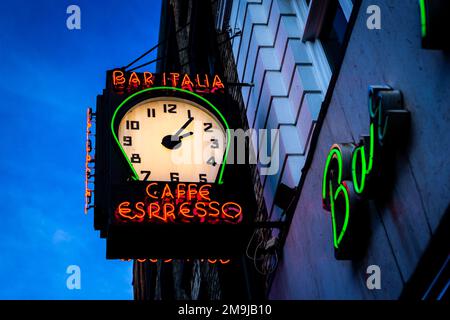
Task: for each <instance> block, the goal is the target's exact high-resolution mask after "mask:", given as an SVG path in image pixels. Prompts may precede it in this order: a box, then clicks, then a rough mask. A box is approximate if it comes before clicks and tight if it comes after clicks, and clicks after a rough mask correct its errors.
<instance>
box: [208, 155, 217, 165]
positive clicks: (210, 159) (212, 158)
mask: <svg viewBox="0 0 450 320" xmlns="http://www.w3.org/2000/svg"><path fill="white" fill-rule="evenodd" d="M206 163H207V164H210V165H212V166H213V167H215V166H216V164H217V162H216V160H215V159H214V156H213V157H211V158H209V159H208V161H206Z"/></svg>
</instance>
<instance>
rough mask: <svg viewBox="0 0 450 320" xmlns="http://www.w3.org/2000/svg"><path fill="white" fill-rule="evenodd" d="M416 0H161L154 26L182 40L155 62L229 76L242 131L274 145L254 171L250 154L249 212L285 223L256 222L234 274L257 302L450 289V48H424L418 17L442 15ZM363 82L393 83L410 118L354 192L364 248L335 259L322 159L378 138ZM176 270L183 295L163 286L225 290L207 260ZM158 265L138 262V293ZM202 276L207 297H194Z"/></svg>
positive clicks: (154, 283) (433, 293)
mask: <svg viewBox="0 0 450 320" xmlns="http://www.w3.org/2000/svg"><path fill="white" fill-rule="evenodd" d="M419 2H420V3H419ZM419 2H418V1H416V0H407V1H398V0H379V1H368V0H367V1H366V0H361V1H360V0H329V1H319V0H234V1H232V0H217V1H211V2H207V4H206V2H201V1H194V0H192V1H175V0H174V1H163V3H164V5H163V14H162V19H161V35H162V36H163V37H164V36H165V35H167V34H168V33H169V30H171V29H170V28H172V33H174V34H176V37H172V38H170V39H171V40H169V41H167V42H165V44H164V45H162V46H161V47H160V50H159V57H160V58H162V57H168V56H171V57H172V58H173V61H170V62H167V61H169V60H168V59H165V60H164V59H162V61H165V62H160V65H159V68H160V69H161V68H163V69H168V68H169V67H170V66H174V67H176V68H181V69H182V70H183V71H184V72H197V70H199V69H200V70H201V71H202V72H212V71H214V72H219V73H222V74H224V77H225V78H226V81H227V82H228V83H230V84H236V85H231V86H229V87H228V94H229V95H230V97H232V101H233V105H234V107H235V108H238V109H239V110H240V111H241V118H242V119H241V121H242V127H244V128H252V129H255V130H260V129H268V130H276V131H273V132H274V134H273V137H271V138H273V139H272V140H271V141H272V150H278V152H277V155H278V156H279V170H277V171H276V172H275V173H273V174H262V170H263V169H264V165H262V164H258V165H256V166H253V167H252V176H253V180H254V189H255V190H254V191H255V194H256V197H257V200H258V212H257V214H256V220H259V221H277V222H281V223H282V227H281V228H273V229H271V230H270V232H267V230H266V231H255V233H254V236H253V237H252V239H251V241H250V243H249V247H248V249H249V250H248V251H250V253H251V254H248V252H247V257H243V258H242V263H240V264H239V268H238V269H239V270H241V271H242V270H243V269H245V270H246V271H245V272H243V271H242V272H241V271H240V272H241V273H239V274H241V278H240V279H241V280H242V281H244V282H246V285H245V286H243V287H242V288H244V287H245V288H246V289H245V290H247V291H246V292H247V294H245V295H243V296H245V298H248V299H252V298H258V297H259V296H258V294H256V292H259V293H261V295H262V296H263V297H265V298H268V299H398V298H402V297H403V298H413V299H421V298H428V299H438V298H446V297H447V298H448V292H447V291H446V290H447V287H448V279H449V266H448V265H447V263H448V256H449V243H450V242H449V239H448V233H449V228H450V224H449V222H448V220H449V210H450V209H449V204H450V196H449V195H450V162H449V161H448V160H447V158H448V152H447V151H446V146H448V145H450V133H449V130H448V129H449V126H450V124H449V123H450V122H449V117H448V113H447V109H448V101H449V100H450V90H449V89H448V88H449V87H450V76H449V74H450V72H449V71H450V59H449V53H448V51H446V50H442V49H441V48H438V49H437V50H436V49H435V50H429V49H426V48H425V46H424V47H423V37H424V36H425V35H426V32H428V33H430V32H432V29H431V28H429V29H428V30H425V29H424V27H423V25H424V16H426V17H427V22H426V23H428V24H430V23H432V22H433V19H438V18H435V17H434V16H433V15H431V14H430V15H426V14H425V13H423V12H422V15H421V10H424V9H427V8H428V7H427V6H428V5H429V1H428V2H427V1H425V2H423V1H419ZM200 3H201V4H200ZM436 3H437V2H435V4H436ZM424 6H425V7H424ZM443 8H444V9H445V10H447V9H448V7H445V6H444V7H443ZM445 10H444V11H445ZM421 18H422V20H421ZM194 21H196V22H195V24H194ZM186 24H188V25H189V28H184V29H183V26H185V25H186ZM201 24H202V25H201ZM173 28H175V29H173ZM198 28H200V29H201V30H203V31H202V32H203V33H198V32H199V29H198ZM173 30H181V31H175V32H173ZM205 30H207V31H205ZM424 30H425V31H426V32H425V31H424ZM196 32H197V36H196V37H195V36H193V34H196ZM205 32H207V33H205ZM199 35H200V36H199ZM200 39H201V40H200ZM187 40H189V41H188V43H186V41H187ZM183 41H184V42H183ZM184 48H188V49H187V50H185V49H184ZM200 53H201V54H200ZM193 57H195V59H197V60H198V61H203V62H202V64H198V65H197V64H195V63H193V62H192V61H191V60H192V59H193ZM163 65H164V66H163ZM178 70H179V69H178ZM368 88H371V89H372V90H375V91H374V92H376V90H378V89H377V88H384V89H383V90H394V91H395V92H396V93H398V95H397V96H396V97H401V100H402V101H401V107H402V109H403V110H404V111H405V112H407V113H408V117H409V118H408V119H409V121H408V126H406V127H405V128H404V130H402V131H403V132H401V133H402V137H404V139H402V140H401V143H398V144H396V145H395V146H394V147H390V148H389V149H390V151H389V156H383V161H385V160H386V161H387V162H388V163H389V166H387V167H386V169H385V167H382V168H381V169H380V171H379V172H378V173H379V175H380V178H379V179H380V181H382V183H381V184H380V183H379V184H378V185H377V186H378V189H379V190H375V191H371V192H370V193H371V196H367V197H365V196H364V195H363V194H359V195H358V196H357V197H355V199H357V201H358V203H363V204H364V205H363V207H362V209H361V208H359V209H358V210H356V211H355V212H356V213H357V214H359V215H361V216H363V217H364V220H365V222H364V223H361V224H360V225H359V224H357V223H356V222H355V223H354V225H352V228H353V229H352V230H353V231H354V232H356V233H358V232H359V233H361V234H363V236H362V238H358V239H362V240H361V242H364V244H363V245H361V247H362V250H360V252H359V254H358V255H356V256H352V257H350V258H349V257H345V258H342V257H340V256H339V255H336V248H337V245H336V244H337V243H338V242H339V239H337V241H336V238H340V235H342V238H343V239H344V238H345V237H346V236H347V235H348V234H349V233H347V235H346V234H345V233H344V231H345V230H344V231H343V232H341V233H339V230H338V231H336V230H335V229H336V225H337V224H336V225H335V224H334V222H333V221H334V220H333V219H334V217H335V216H334V214H330V212H329V211H327V210H325V209H324V203H323V195H324V194H327V192H328V191H327V185H326V183H324V168H325V167H326V166H327V159H328V156H329V154H330V148H331V147H332V146H333V145H335V144H346V145H351V146H352V148H353V149H354V148H355V147H356V146H357V145H358V143H360V141H363V140H364V137H370V136H372V135H371V134H372V131H371V126H370V125H371V122H370V121H371V120H370V119H372V118H374V117H372V118H371V114H370V113H371V110H375V109H370V108H369V107H368V104H369V102H368V101H369V95H368ZM387 88H389V89H387ZM383 97H384V96H383ZM380 99H381V98H380ZM386 99H387V98H386ZM398 99H400V98H398ZM381 100H382V99H381ZM377 101H378V100H377ZM384 101H385V100H382V102H384ZM386 101H388V100H386ZM380 103H381V102H380ZM386 103H388V102H386ZM380 105H381V104H380ZM373 108H375V107H373ZM380 108H381V107H380ZM381 114H382V113H381V111H380V115H381ZM384 116H385V115H383V117H384ZM374 119H375V118H374ZM380 119H381V118H380ZM383 119H384V120H385V118H383ZM374 121H375V122H376V121H379V122H381V121H380V120H376V119H375V120H374ZM377 123H378V122H377ZM386 123H387V122H386ZM378 125H379V126H380V124H379V123H378ZM381 135H383V134H381ZM361 137H362V138H361ZM376 139H381V138H376ZM380 141H381V140H380ZM257 145H258V143H253V146H254V147H255V150H254V151H255V153H258V150H257V148H256V146H257ZM386 148H387V147H386ZM377 150H378V149H377ZM371 154H372V153H371ZM272 156H273V155H272ZM371 159H372V157H370V159H369V160H370V161H372V160H371ZM369 160H367V161H369ZM383 164H384V162H383ZM365 166H366V164H365ZM366 168H368V167H366ZM354 170H357V169H354ZM363 171H364V170H363ZM366 172H369V170H366ZM350 174H351V173H350ZM353 174H354V175H355V173H353ZM332 179H336V178H332ZM374 179H375V178H374ZM383 179H385V180H383ZM325 180H326V179H325ZM375 180H376V179H375ZM334 182H336V181H334ZM324 185H325V187H324ZM380 185H381V187H380ZM330 192H331V191H330ZM347 192H348V193H349V192H350V191H347ZM352 192H353V191H352ZM338 196H339V194H336V199H334V197H333V199H334V200H336V201H337V198H338ZM327 199H328V198H327ZM334 200H332V201H334ZM328 201H329V199H328ZM351 208H353V207H351ZM351 212H352V213H353V211H351ZM351 219H352V218H351ZM332 220H333V221H332ZM346 221H347V220H346ZM350 221H352V220H350ZM352 223H353V222H350V224H352ZM345 225H346V224H345ZM343 229H344V227H343V228H342V230H343ZM358 229H359V230H358ZM349 230H350V229H349ZM355 230H356V231H355ZM353 231H352V232H353ZM336 234H337V235H338V236H339V237H338V236H336ZM333 241H334V242H333ZM344 241H345V239H344ZM261 247H264V248H269V249H270V248H274V249H273V250H261ZM180 266H182V267H177V266H176V264H174V265H173V267H170V268H172V269H171V270H170V273H171V279H172V280H170V281H172V283H174V281H175V283H177V281H178V282H180V281H181V280H179V279H178V276H177V275H180V274H184V275H185V277H187V278H185V279H188V280H185V281H187V283H189V285H187V286H185V287H186V288H190V289H189V290H191V292H190V293H189V294H185V295H182V294H178V293H177V294H172V293H171V294H170V296H174V297H175V298H188V299H197V298H206V299H221V298H224V296H223V295H221V293H220V292H223V290H225V292H226V291H227V290H230V291H228V292H231V291H233V289H232V288H228V289H226V288H224V287H223V285H224V281H220V274H219V273H214V272H215V271H213V272H211V271H210V270H209V268H210V266H208V265H207V264H204V265H202V264H201V263H200V262H195V263H194V264H193V265H183V264H181V265H180ZM161 268H167V267H165V266H164V265H163V264H158V267H154V266H149V265H144V264H139V263H137V262H136V263H135V267H134V279H135V281H134V286H135V297H136V298H137V299H153V298H155V297H156V298H161V294H160V293H158V294H156V295H155V294H148V293H146V292H148V290H149V287H150V289H152V288H160V286H161V285H160V283H161V282H158V281H160V280H159V279H161V277H162V274H163V273H162V272H161ZM180 268H181V269H180ZM212 268H215V266H214V267H212ZM150 269H151V270H150ZM249 269H256V271H258V272H257V273H256V274H258V276H255V275H252V274H253V273H255V272H254V271H253V272H251V271H248V270H249ZM183 270H184V271H183ZM186 270H187V271H186ZM236 270H237V269H236ZM236 272H237V271H236ZM260 273H262V274H263V276H262V278H261V275H260ZM173 275H175V276H173ZM150 277H153V278H152V279H153V280H151V281H150V280H149V279H150ZM173 279H175V280H173ZM177 279H178V280H177ZM214 279H216V280H214ZM249 279H253V280H249ZM255 279H256V280H255ZM373 279H376V280H373ZM372 280H373V282H372ZM181 282H182V281H181ZM181 282H180V283H181ZM200 283H203V284H204V287H205V288H206V289H204V290H206V291H205V292H209V293H208V294H204V295H199V294H198V292H199V289H198V288H199V287H200V285H199V284H200ZM261 283H263V285H261V286H259V284H261ZM371 283H372V286H371ZM196 284H197V285H196ZM221 286H222V287H221ZM171 287H173V286H171ZM176 287H177V285H175V288H176ZM152 290H153V289H152ZM158 290H159V289H158ZM152 292H154V291H152ZM158 292H159V291H158ZM214 292H216V293H214ZM218 292H219V293H218ZM230 296H232V294H231V295H230Z"/></svg>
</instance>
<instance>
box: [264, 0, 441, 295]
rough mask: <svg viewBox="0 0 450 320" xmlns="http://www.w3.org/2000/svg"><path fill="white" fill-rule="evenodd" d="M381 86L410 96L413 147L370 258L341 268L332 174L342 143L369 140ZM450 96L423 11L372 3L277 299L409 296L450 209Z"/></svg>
mask: <svg viewBox="0 0 450 320" xmlns="http://www.w3.org/2000/svg"><path fill="white" fill-rule="evenodd" d="M369 5H378V6H380V8H381V16H382V29H381V30H368V29H367V27H366V19H367V17H368V15H367V14H366V8H367V7H368V6H369ZM377 84H388V85H390V86H392V87H394V88H395V89H399V90H401V91H402V92H403V95H404V104H405V107H406V109H407V110H409V111H410V113H411V132H410V140H409V142H408V143H407V146H406V149H404V150H402V149H399V150H398V151H397V153H396V154H395V157H394V159H392V161H393V163H394V165H395V177H394V185H393V186H394V187H393V190H392V191H388V190H386V193H385V194H384V196H383V197H381V198H378V199H376V200H375V201H370V204H369V206H370V210H369V211H368V213H367V214H369V216H370V225H371V235H370V243H369V247H368V249H367V251H366V252H367V253H366V255H365V257H364V258H363V259H361V260H359V261H337V260H335V258H334V253H333V245H332V227H331V217H330V214H329V212H326V211H324V209H322V204H321V187H322V185H321V184H322V174H323V168H324V165H325V160H326V156H327V154H328V151H329V148H330V146H331V145H332V144H333V143H339V142H357V141H358V140H359V136H360V135H362V134H368V129H369V115H368V107H367V102H368V97H367V89H368V86H369V85H377ZM449 88H450V54H449V53H448V52H443V51H429V50H424V49H421V44H420V14H419V7H418V2H417V1H416V0H405V1H387V0H386V1H372V0H365V1H362V5H361V9H360V11H359V13H358V17H357V20H356V24H355V27H354V30H353V33H352V35H351V39H350V42H349V45H348V48H347V51H346V54H345V57H344V61H343V65H342V69H341V71H340V74H339V76H338V79H337V82H336V86H335V88H334V90H333V94H332V98H331V103H330V105H329V108H328V111H327V113H326V117H325V120H324V123H323V125H322V127H321V131H320V135H319V139H318V144H317V148H316V149H315V150H314V154H313V161H312V164H311V167H310V168H308V170H307V172H306V178H305V182H304V186H303V189H302V191H301V195H300V199H299V202H298V205H297V208H296V210H295V215H294V217H293V221H292V224H291V226H290V230H289V234H288V237H287V241H286V244H285V246H284V249H283V250H284V256H283V259H282V260H281V261H280V264H279V266H278V269H277V271H276V273H275V276H274V281H273V284H272V287H271V290H270V293H269V297H270V298H277V299H280V298H281V299H283V298H287V299H303V298H306V299H372V298H375V299H391V298H398V297H399V296H400V294H401V293H402V290H403V288H404V285H405V283H406V282H407V281H408V280H409V279H410V278H411V276H412V274H413V272H414V270H415V268H416V266H417V265H418V263H419V260H420V258H421V257H422V255H423V253H424V251H425V249H426V247H427V245H428V243H429V241H430V238H431V236H432V235H433V233H434V232H435V230H436V228H437V227H438V225H439V223H440V221H441V219H442V217H443V215H444V213H445V211H446V208H447V207H448V205H449V200H450V196H449V195H450V162H449V161H448V150H447V149H448V146H449V145H450V132H449V130H448V124H449V122H450V118H449V113H448V108H449V101H450V90H449ZM300 169H301V168H299V170H300ZM373 264H375V265H379V266H380V268H381V276H382V278H381V279H382V289H381V290H368V289H367V287H366V278H367V275H366V268H367V267H368V266H369V265H373Z"/></svg>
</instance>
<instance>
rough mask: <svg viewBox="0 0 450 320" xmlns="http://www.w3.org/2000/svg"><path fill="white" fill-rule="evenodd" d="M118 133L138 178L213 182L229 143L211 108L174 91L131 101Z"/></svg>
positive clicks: (144, 179) (143, 179)
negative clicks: (138, 101) (133, 102)
mask: <svg viewBox="0 0 450 320" xmlns="http://www.w3.org/2000/svg"><path fill="white" fill-rule="evenodd" d="M117 138H118V140H119V142H120V144H121V147H122V149H123V151H124V153H125V154H126V156H127V158H128V161H129V163H130V165H131V166H132V167H133V169H134V171H135V174H136V175H137V176H138V177H139V180H142V181H150V180H151V181H167V182H169V181H174V182H177V181H183V182H208V183H214V182H216V180H217V178H218V176H219V173H220V168H221V163H222V161H223V158H224V153H225V150H226V145H227V136H226V131H225V129H224V127H223V125H222V123H221V122H220V121H219V119H218V117H217V116H216V115H215V114H214V113H213V112H212V111H210V110H208V109H207V108H205V107H203V106H201V105H199V104H197V103H195V102H193V101H190V100H186V99H181V98H176V97H158V98H151V99H147V100H144V101H142V102H140V103H138V104H136V105H134V106H133V107H131V108H130V109H129V110H128V111H127V112H126V113H125V115H124V116H123V117H122V119H121V121H120V123H119V129H118V135H117Z"/></svg>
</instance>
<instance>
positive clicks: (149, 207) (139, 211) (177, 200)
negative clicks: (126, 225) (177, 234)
mask: <svg viewBox="0 0 450 320" xmlns="http://www.w3.org/2000/svg"><path fill="white" fill-rule="evenodd" d="M210 189H211V185H210V184H203V185H197V184H196V183H188V184H186V183H179V184H177V185H176V187H172V188H171V187H170V186H169V184H163V185H161V184H159V183H156V182H152V183H149V184H148V185H147V187H146V189H145V191H146V198H145V199H144V200H143V201H138V202H134V203H133V202H131V201H123V202H121V203H120V204H119V205H118V206H117V208H116V211H115V212H116V217H117V218H118V219H119V220H122V221H124V220H125V221H130V220H131V221H136V222H159V223H176V222H180V223H189V222H201V223H212V224H214V223H219V222H221V221H223V222H228V223H239V222H240V221H241V220H242V207H241V206H240V205H239V204H238V203H236V202H232V201H228V202H223V203H220V202H219V201H214V200H212V199H211V194H210Z"/></svg>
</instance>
